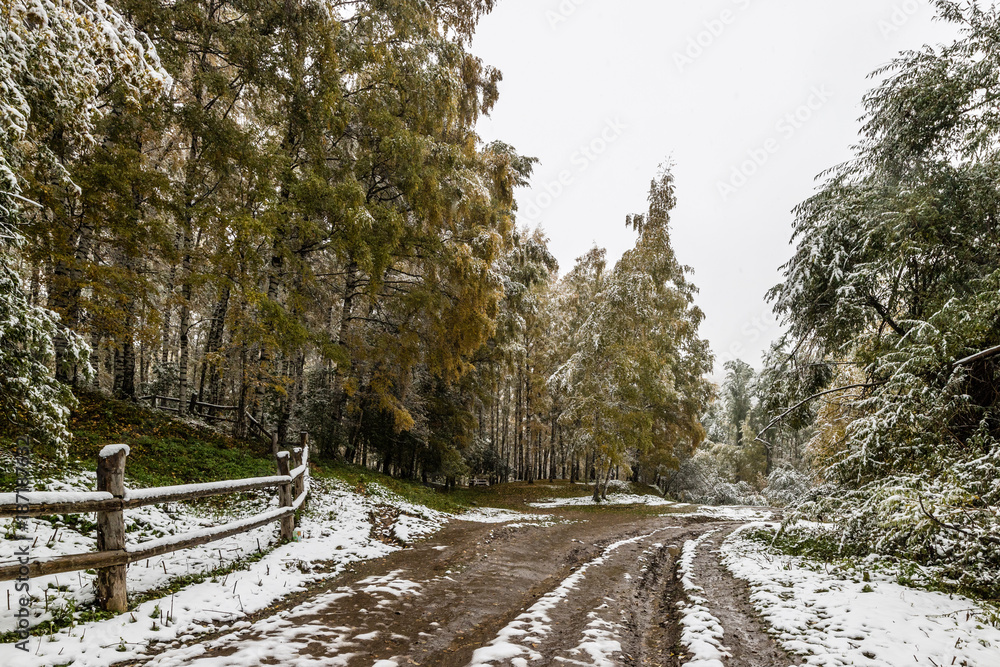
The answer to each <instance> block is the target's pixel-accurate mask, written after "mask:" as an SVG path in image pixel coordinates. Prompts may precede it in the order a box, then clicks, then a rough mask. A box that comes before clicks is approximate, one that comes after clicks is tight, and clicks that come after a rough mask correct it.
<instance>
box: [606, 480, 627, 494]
mask: <svg viewBox="0 0 1000 667" xmlns="http://www.w3.org/2000/svg"><path fill="white" fill-rule="evenodd" d="M608 493H632V485H631V484H630V483H629V482H628V481H627V480H624V479H613V480H611V481H610V482H608Z"/></svg>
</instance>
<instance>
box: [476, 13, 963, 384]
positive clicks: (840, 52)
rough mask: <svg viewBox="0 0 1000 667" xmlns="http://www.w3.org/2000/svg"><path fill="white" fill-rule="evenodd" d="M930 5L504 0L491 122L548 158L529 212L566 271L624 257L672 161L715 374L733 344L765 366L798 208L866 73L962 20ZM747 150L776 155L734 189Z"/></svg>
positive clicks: (679, 218) (844, 141)
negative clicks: (592, 254)
mask: <svg viewBox="0 0 1000 667" xmlns="http://www.w3.org/2000/svg"><path fill="white" fill-rule="evenodd" d="M933 18H934V11H933V9H932V7H931V6H930V5H929V4H928V3H927V2H925V1H920V0H794V1H793V0H770V1H769V2H765V1H764V0H709V1H697V2H696V1H694V0H500V1H499V4H498V7H497V9H495V10H494V12H493V13H492V14H491V15H489V16H487V17H486V18H484V19H483V21H482V23H481V24H480V28H479V32H478V35H477V38H476V41H475V43H474V44H473V51H474V52H475V53H476V54H477V55H479V56H481V57H482V58H484V60H485V61H486V62H487V63H489V64H490V65H493V66H495V67H497V68H499V69H500V70H501V71H502V72H503V74H504V82H503V84H502V87H501V96H500V102H499V104H498V105H497V107H496V109H495V110H494V112H493V114H492V116H491V117H490V118H486V119H484V120H483V122H482V123H481V124H480V127H479V130H480V134H481V135H482V137H483V138H484V139H485V140H487V141H489V140H493V139H502V140H504V141H506V142H507V143H510V144H512V145H514V146H515V147H516V148H517V150H518V151H519V152H520V153H522V154H524V155H531V156H535V157H537V158H539V159H540V160H541V164H540V165H539V166H538V168H537V169H536V172H535V177H534V179H533V182H532V187H531V188H530V189H527V190H524V191H522V192H521V194H520V196H519V205H520V222H521V224H525V223H527V224H529V225H531V226H536V225H538V224H541V226H542V227H543V228H544V230H545V231H546V233H547V234H548V236H549V238H550V239H551V246H552V249H553V250H554V252H555V254H556V256H557V257H558V259H559V263H560V268H561V271H562V272H566V271H568V270H569V269H570V268H571V267H572V265H573V262H574V260H575V259H576V258H577V257H579V256H580V255H582V254H583V253H584V252H586V250H587V249H588V248H590V247H591V246H593V245H594V244H595V243H596V244H597V245H600V246H602V247H605V248H607V249H608V253H609V259H610V260H611V261H615V260H617V259H618V257H620V255H621V253H623V252H624V251H625V250H627V249H628V248H630V247H631V246H632V244H633V242H634V238H633V237H632V235H631V234H630V233H628V231H627V230H626V229H625V227H624V220H625V215H626V214H627V213H631V212H642V211H644V210H645V202H646V193H647V191H648V188H649V183H650V180H651V179H652V178H653V176H654V175H655V173H656V170H657V166H658V165H659V164H660V163H662V162H664V161H665V160H666V159H668V158H672V159H673V160H674V162H675V163H676V167H675V170H674V173H675V174H676V176H677V185H678V198H679V201H680V203H679V205H678V207H677V210H676V211H675V213H674V217H673V230H674V231H673V238H674V246H675V248H676V250H677V254H678V257H679V258H680V261H681V262H682V263H684V264H688V265H690V266H692V267H693V268H694V269H695V276H694V282H695V283H696V284H697V285H698V286H699V287H700V288H701V294H700V297H699V304H700V305H701V307H702V308H703V309H704V310H705V312H706V315H707V318H706V321H705V324H704V325H703V327H702V335H703V336H704V337H706V338H708V339H709V340H710V341H711V343H712V347H713V349H714V350H715V352H716V355H717V357H718V359H717V362H716V377H718V376H719V375H720V373H721V367H722V362H723V361H725V360H727V359H732V358H735V357H740V358H743V359H744V360H746V361H748V362H750V363H751V364H753V365H755V366H758V367H759V362H760V356H761V353H762V352H763V351H764V350H765V349H766V348H767V347H768V345H769V343H770V341H772V340H773V339H775V338H777V336H778V335H780V331H779V327H778V326H777V325H776V324H775V323H774V321H773V316H772V315H771V308H770V306H769V305H768V304H767V303H766V301H765V298H764V295H765V293H766V292H767V290H768V289H769V288H771V287H772V286H774V285H775V284H776V283H777V282H779V281H780V272H779V267H780V266H781V265H782V264H783V263H784V262H785V261H786V260H787V259H788V258H789V257H790V256H791V246H790V245H789V240H790V237H791V222H792V215H791V209H792V208H793V207H794V206H795V205H796V204H797V203H799V202H800V201H802V200H803V199H805V198H807V197H808V196H809V195H810V194H811V193H812V191H813V190H814V188H815V185H816V182H815V177H816V175H817V174H819V173H820V172H821V171H823V170H824V169H827V168H829V167H831V166H834V165H835V164H837V163H839V162H842V161H844V160H845V159H847V158H848V157H849V155H850V152H849V147H850V146H851V144H852V143H854V141H855V140H856V137H857V131H858V129H859V122H858V118H859V116H860V115H861V113H862V109H861V106H860V102H861V98H862V95H863V94H864V92H865V91H866V90H868V89H869V88H871V87H872V81H871V80H869V79H868V78H867V76H868V74H869V73H870V72H871V71H873V70H874V69H876V68H878V67H879V66H881V65H883V64H885V63H887V62H888V61H890V60H891V59H892V58H893V57H894V56H895V55H896V54H897V53H898V52H899V51H900V50H903V49H910V48H919V47H920V46H922V45H923V44H925V43H939V42H942V41H950V39H951V37H953V36H954V35H955V31H954V28H953V27H951V26H949V25H946V24H943V23H940V22H937V21H934V20H933ZM691 40H694V44H695V46H694V47H692V41H691ZM699 41H700V43H701V46H700V47H699V46H698V44H697V42H699ZM689 48H690V49H691V50H690V51H689ZM699 49H700V53H699ZM679 57H683V58H688V60H679V59H678V58H679ZM808 104H811V105H812V106H813V107H814V108H813V109H809V108H808V106H806V107H804V106H803V105H808ZM796 112H798V113H799V114H800V119H798V120H795V119H792V120H791V121H790V120H788V119H786V115H787V114H789V113H793V114H794V113H796ZM602 134H603V135H604V139H610V140H611V141H608V142H604V139H602ZM592 142H593V150H592V151H590V155H587V154H585V153H583V152H582V151H581V148H582V147H585V146H587V145H588V144H591V143H592ZM768 151H770V154H767V152H768ZM598 153H599V154H598ZM752 153H756V155H757V158H758V161H759V162H763V165H762V166H760V167H757V168H756V169H755V171H756V173H753V174H752V175H751V176H750V177H749V178H747V179H746V182H745V183H744V184H741V186H740V187H739V188H735V189H734V191H733V192H730V193H728V196H725V197H724V196H723V194H722V193H720V189H719V186H720V183H726V182H728V181H729V180H730V179H731V178H732V177H733V171H734V169H737V168H739V167H741V165H743V164H744V163H745V161H747V160H749V159H751V154H752ZM765 154H767V155H766V160H764V159H762V158H764V156H765ZM755 166H756V165H748V169H747V171H754V170H753V169H751V168H750V167H755ZM560 175H561V176H562V177H563V181H564V183H567V184H568V185H563V186H562V191H561V192H559V188H558V187H555V186H553V185H552V184H558V181H559V178H560ZM737 183H739V181H737ZM546 186H548V188H547V187H546ZM550 192H555V193H556V195H555V196H553V197H549V196H548V195H549V193H550Z"/></svg>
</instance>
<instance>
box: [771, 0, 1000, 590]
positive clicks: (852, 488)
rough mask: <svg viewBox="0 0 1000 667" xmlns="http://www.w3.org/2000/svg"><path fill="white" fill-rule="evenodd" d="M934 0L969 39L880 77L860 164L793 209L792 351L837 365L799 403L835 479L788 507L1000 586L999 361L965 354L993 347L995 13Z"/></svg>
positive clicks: (876, 545)
mask: <svg viewBox="0 0 1000 667" xmlns="http://www.w3.org/2000/svg"><path fill="white" fill-rule="evenodd" d="M936 4H937V7H938V10H939V13H940V15H941V16H942V18H944V19H945V20H948V21H952V22H954V23H956V24H957V25H959V26H960V27H961V30H962V36H961V37H960V38H959V39H958V40H956V41H955V42H954V43H953V44H950V45H944V46H941V47H939V48H930V47H925V48H924V49H921V50H919V51H909V52H905V53H903V54H901V55H900V56H899V57H898V58H897V59H896V60H894V61H893V63H891V64H890V65H889V66H887V67H886V68H885V69H884V70H882V71H880V72H879V73H878V74H879V75H885V78H884V81H883V83H881V84H880V85H879V86H878V87H877V88H876V89H875V90H873V91H871V92H870V93H869V94H868V95H867V96H866V98H865V108H866V116H865V125H864V128H863V132H862V138H861V142H860V143H859V145H858V146H857V147H856V150H855V157H854V159H853V160H851V161H849V162H848V163H846V164H845V165H843V166H841V167H839V168H837V169H835V170H834V171H832V172H831V174H830V175H829V176H830V178H829V180H828V181H827V182H826V183H825V184H824V186H823V187H822V188H821V190H820V191H819V193H817V194H816V195H815V196H814V197H812V198H811V199H809V200H808V201H807V202H805V203H803V204H802V205H801V206H800V207H799V209H798V210H797V219H796V224H795V235H796V236H795V238H796V240H797V242H798V247H797V250H796V254H795V256H794V257H793V259H792V260H791V262H790V263H789V264H788V265H787V266H786V273H785V278H786V279H785V282H784V283H783V284H781V285H779V286H778V287H777V288H775V289H774V290H773V291H772V297H773V298H774V300H775V304H776V308H777V310H778V311H779V312H780V313H782V314H784V315H785V317H786V318H787V321H788V323H789V326H790V335H791V336H792V337H793V340H798V341H800V343H799V344H798V346H797V348H798V349H799V350H808V351H811V353H812V354H814V355H816V356H818V357H819V360H818V361H820V362H823V363H828V364H829V365H830V367H831V368H833V367H836V368H837V370H836V371H835V372H830V373H829V374H828V376H827V382H829V383H830V384H834V385H835V388H834V389H833V390H832V393H831V394H830V395H829V396H828V397H827V400H826V402H825V403H824V404H820V407H819V408H818V410H816V411H815V412H813V411H812V410H810V411H808V412H807V413H806V414H809V415H810V416H811V415H817V416H818V418H817V423H816V435H815V438H814V441H813V445H814V449H815V451H816V454H817V456H818V460H819V462H820V463H822V464H823V466H824V469H823V471H822V472H823V474H824V476H825V477H826V479H827V480H828V481H829V482H830V483H831V485H832V486H830V487H828V488H827V489H826V490H825V491H824V492H823V493H819V494H817V495H816V496H815V497H814V498H812V499H809V500H808V501H806V502H803V503H802V504H801V505H800V506H799V507H798V509H797V512H796V513H795V515H794V516H795V517H798V518H813V519H819V518H826V519H827V520H830V521H833V522H834V523H835V526H836V529H835V530H836V533H837V535H838V539H840V540H841V541H842V543H843V544H852V545H863V546H862V547H859V548H861V549H863V550H865V551H868V552H871V553H874V554H885V555H890V556H895V557H899V558H906V559H910V560H912V561H913V562H916V563H919V564H921V565H923V566H926V567H928V568H931V569H933V570H934V571H935V572H936V573H937V576H938V578H939V579H940V580H941V581H943V582H946V583H948V584H949V585H951V586H953V587H954V588H957V589H961V590H970V591H974V592H980V593H983V594H986V595H992V596H995V595H996V593H997V591H996V589H995V583H994V582H995V581H996V577H997V573H998V572H1000V561H998V559H997V553H998V550H997V541H996V537H995V535H996V533H997V529H998V522H997V509H996V508H997V507H998V506H1000V495H998V493H1000V491H998V490H1000V486H998V484H997V480H1000V468H998V456H1000V413H998V410H1000V390H998V388H1000V375H998V372H1000V367H998V365H997V363H996V357H995V356H991V355H989V354H987V355H986V356H984V357H980V358H978V359H975V360H971V361H968V362H964V361H961V360H963V359H964V358H966V357H969V355H973V354H975V353H977V352H980V351H982V350H989V349H992V348H994V347H996V346H997V345H998V344H1000V300H998V297H997V294H998V293H1000V274H998V273H997V269H996V267H997V265H998V263H1000V253H998V248H1000V245H998V244H997V233H998V227H997V224H996V220H997V219H998V214H1000V190H998V189H997V186H996V183H997V175H998V173H997V166H996V165H997V157H998V153H997V143H996V138H997V136H998V135H1000V120H998V118H997V116H996V114H995V113H993V112H992V111H991V109H992V102H991V100H994V99H996V97H997V95H998V94H1000V89H998V82H997V80H996V76H995V73H996V70H997V64H998V60H997V58H998V54H997V50H996V48H995V45H996V35H997V30H998V27H1000V12H998V10H997V9H996V8H992V7H991V8H989V9H983V8H982V7H980V6H979V5H978V3H975V2H972V3H958V2H952V1H950V0H939V1H938V2H937V3H936ZM804 356H805V355H804ZM959 362H961V363H959ZM771 367H772V369H773V372H772V377H773V378H775V379H778V378H780V376H781V375H782V374H783V373H784V372H785V368H784V367H783V366H782V365H781V364H772V365H771ZM792 371H793V372H792V375H794V374H795V369H792ZM796 383H797V384H798V385H799V389H800V390H802V389H806V388H808V384H809V383H802V382H797V381H796V380H795V379H793V380H792V381H790V382H787V383H786V386H795V385H796ZM836 385H840V386H841V387H847V388H846V389H837V388H836ZM813 388H815V387H813ZM800 397H801V394H800ZM802 416H803V415H802V414H800V415H797V417H800V418H801V417H802Z"/></svg>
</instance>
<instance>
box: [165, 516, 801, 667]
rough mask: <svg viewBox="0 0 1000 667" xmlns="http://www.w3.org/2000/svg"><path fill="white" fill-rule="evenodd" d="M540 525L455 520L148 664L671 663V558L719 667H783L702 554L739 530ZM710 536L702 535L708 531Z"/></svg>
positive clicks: (677, 652)
mask: <svg viewBox="0 0 1000 667" xmlns="http://www.w3.org/2000/svg"><path fill="white" fill-rule="evenodd" d="M555 517H556V518H559V519H561V520H562V522H560V523H557V524H556V525H548V526H531V525H527V526H524V525H522V526H515V527H510V526H503V525H496V524H494V525H483V524H475V523H466V522H453V523H451V524H449V525H448V526H447V527H445V528H444V529H443V530H442V531H441V532H440V533H438V534H437V535H435V536H434V537H433V538H431V539H429V540H427V541H424V542H422V543H420V544H418V545H417V546H415V547H413V548H408V549H405V550H402V551H399V552H396V553H394V554H392V555H390V556H389V557H387V558H383V559H379V560H376V561H369V562H365V563H361V564H358V565H357V566H355V567H354V569H353V570H351V571H349V572H347V573H345V574H344V575H343V576H341V577H339V578H337V579H336V580H334V581H332V582H330V583H328V584H327V585H326V586H325V587H324V588H321V589H317V590H313V591H311V592H310V593H308V594H304V595H300V596H298V597H296V598H294V599H291V600H289V601H287V602H286V603H285V604H284V605H283V607H281V608H279V609H277V610H272V611H271V612H269V613H268V614H267V615H264V616H262V617H260V618H257V619H255V622H253V623H252V624H251V623H244V624H243V625H242V626H238V627H237V628H235V629H232V630H230V631H228V632H227V633H225V634H221V635H219V636H217V637H214V638H211V639H210V640H208V641H202V642H200V643H198V644H194V645H191V646H188V647H184V648H180V649H173V650H170V651H168V652H166V653H164V654H161V655H160V656H157V657H156V658H154V659H153V660H152V661H151V662H150V663H149V664H150V665H155V666H157V667H172V666H174V665H177V666H180V665H193V666H195V667H208V666H209V665H211V667H221V666H225V665H233V666H240V667H245V666H248V665H271V664H280V665H295V666H306V665H308V666H313V665H315V666H319V665H323V666H330V667H333V666H344V667H362V666H364V667H371V666H373V665H374V666H375V667H391V666H393V665H397V666H399V667H402V666H403V665H428V666H434V667H467V666H469V665H496V666H500V665H512V666H515V667H518V666H520V665H526V664H532V665H593V666H595V667H597V666H604V665H630V666H631V665H636V666H638V665H668V666H669V665H681V664H684V662H685V659H686V658H688V657H689V654H688V652H687V650H686V648H685V646H684V644H683V643H682V641H681V632H682V627H681V624H680V619H679V614H678V603H681V602H684V601H685V599H686V598H685V594H684V591H683V588H682V586H681V582H680V581H679V579H678V577H677V563H678V558H677V556H678V554H679V553H680V551H681V549H682V548H683V546H684V544H685V542H686V541H688V540H694V539H696V538H698V537H700V536H702V535H704V534H706V533H709V532H711V533H712V535H711V536H710V537H708V538H706V541H705V542H704V543H703V544H702V545H701V546H700V548H699V551H698V554H697V557H696V559H695V561H694V567H693V571H694V572H696V573H697V575H698V577H699V584H700V585H702V586H704V588H705V591H706V594H705V597H706V598H708V600H709V602H708V603H707V606H708V608H709V610H710V611H711V612H712V614H713V615H714V616H715V617H716V618H718V619H720V621H721V622H722V625H723V627H724V630H725V644H726V648H727V649H728V652H729V653H730V654H731V656H730V657H729V658H727V659H726V660H725V665H726V667H740V666H754V667H757V666H760V667H764V666H770V665H791V664H795V661H794V660H792V659H790V658H789V657H788V656H787V655H786V654H785V653H783V652H782V651H781V650H780V649H778V647H777V646H776V645H775V644H774V642H773V641H772V640H771V639H770V637H769V636H768V635H767V634H766V633H765V632H764V628H763V627H762V625H761V623H760V622H759V621H758V620H757V619H756V618H755V617H754V614H753V611H752V608H751V607H750V604H749V601H748V600H747V591H746V588H745V587H744V586H743V585H741V583H740V582H738V581H736V580H734V579H733V578H732V577H731V576H730V575H729V574H728V572H726V571H725V570H724V568H722V566H721V565H720V564H719V562H718V558H717V556H716V554H715V553H714V551H715V550H716V549H717V547H718V544H719V543H720V542H721V540H722V539H724V537H725V535H727V534H728V533H729V532H731V531H732V530H733V529H734V528H735V527H736V526H737V525H738V524H734V523H727V522H713V521H710V520H705V519H693V518H690V517H688V518H680V517H670V516H663V517H643V516H641V515H635V514H629V513H628V512H625V511H621V512H616V511H614V510H608V511H602V512H573V511H563V512H556V513H555ZM713 531H714V532H713Z"/></svg>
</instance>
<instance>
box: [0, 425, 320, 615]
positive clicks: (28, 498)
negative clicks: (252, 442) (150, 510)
mask: <svg viewBox="0 0 1000 667" xmlns="http://www.w3.org/2000/svg"><path fill="white" fill-rule="evenodd" d="M128 453H129V448H128V446H127V445H109V446H107V447H105V448H104V449H103V450H101V453H100V454H99V455H98V460H97V491H96V492H84V493H46V492H28V493H0V517H5V518H6V517H16V518H27V517H37V516H50V515H55V514H87V513H90V512H95V513H96V514H97V551H96V552H93V553H83V554H72V555H68V556H54V557H51V558H34V559H29V561H28V562H27V563H21V562H16V563H0V581H11V580H14V579H19V578H21V577H29V578H30V577H41V576H46V575H50V574H60V573H63V572H76V571H78V570H89V569H96V570H97V583H96V585H95V589H96V591H97V601H98V603H99V604H100V605H101V607H102V608H103V609H106V610H108V611H114V612H124V611H127V610H128V601H127V589H126V585H125V568H126V567H127V566H128V565H129V564H130V563H135V562H137V561H141V560H145V559H147V558H153V557H154V556H162V555H163V554H168V553H172V552H174V551H181V550H183V549H189V548H191V547H194V546H198V545H201V544H208V543H210V542H215V541H217V540H221V539H224V538H226V537H231V536H233V535H238V534H240V533H245V532H247V531H250V530H253V529H254V528H259V527H260V526H265V525H267V524H269V523H273V522H275V521H280V522H281V539H282V540H290V539H292V536H293V533H294V530H295V512H296V511H297V510H298V509H299V508H300V507H302V504H303V503H304V502H305V500H306V498H307V496H308V493H309V485H308V477H309V442H308V436H307V435H306V434H305V433H302V436H301V447H296V448H294V449H293V450H291V451H290V452H289V451H281V452H278V453H277V455H276V462H277V466H278V474H277V475H276V476H273V477H257V478H253V479H239V480H226V481H222V482H210V483H207V484H187V485H183V486H165V487H157V488H151V489H133V490H128V489H126V488H125V459H126V458H127V457H128ZM272 488H276V489H278V500H279V507H278V508H276V509H272V510H268V511H267V512H264V513H262V514H258V515H255V516H252V517H249V518H246V519H240V520H239V521H233V522H231V523H227V524H224V525H221V526H215V527H212V528H205V529H202V530H197V531H194V532H191V533H187V534H183V535H171V536H169V537H164V538H160V539H157V540H152V541H149V542H142V543H139V544H127V543H126V541H125V514H124V513H125V510H128V509H134V508H136V507H143V506H146V505H158V504H160V503H169V502H177V501H184V500H195V499H198V498H209V497H212V496H225V495H231V494H234V493H244V492H247V491H256V490H260V489H272Z"/></svg>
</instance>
